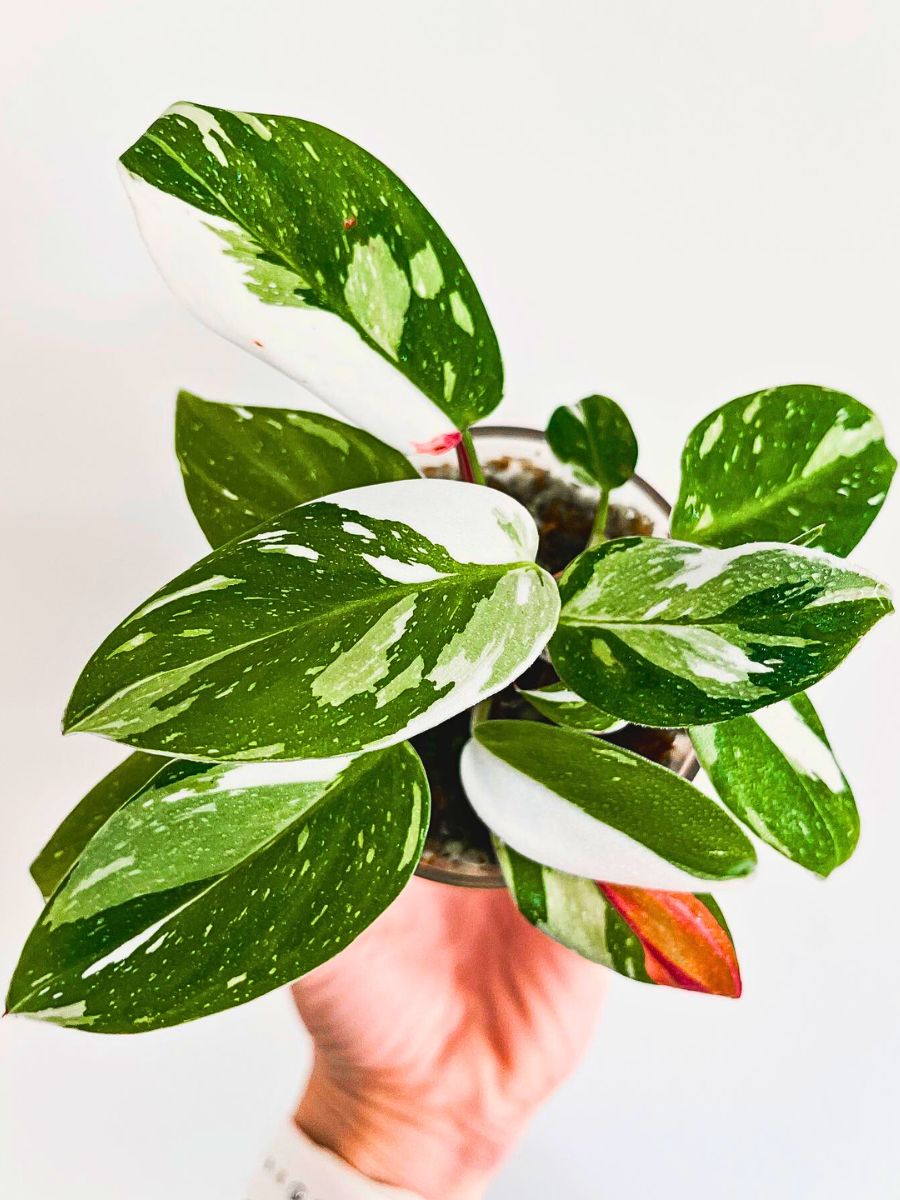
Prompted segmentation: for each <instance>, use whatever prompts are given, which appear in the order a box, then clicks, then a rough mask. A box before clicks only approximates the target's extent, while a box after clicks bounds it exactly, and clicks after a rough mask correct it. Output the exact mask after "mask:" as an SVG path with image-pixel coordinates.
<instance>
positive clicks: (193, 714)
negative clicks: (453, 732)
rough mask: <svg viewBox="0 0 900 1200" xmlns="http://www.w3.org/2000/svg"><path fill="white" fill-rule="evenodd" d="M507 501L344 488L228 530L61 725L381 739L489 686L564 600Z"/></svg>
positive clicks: (331, 746)
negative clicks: (260, 522) (249, 527)
mask: <svg viewBox="0 0 900 1200" xmlns="http://www.w3.org/2000/svg"><path fill="white" fill-rule="evenodd" d="M536 548H537V530H536V528H535V525H534V522H533V520H532V519H531V517H530V516H529V515H528V513H527V512H526V511H525V509H524V508H522V507H521V505H519V504H518V503H517V502H516V501H514V500H512V499H510V498H509V497H507V496H504V495H502V494H500V493H498V492H495V491H492V490H490V489H488V488H482V487H474V486H472V485H471V484H464V483H457V482H454V481H450V480H424V479H411V480H402V481H400V482H397V483H384V484H376V485H374V486H373V487H368V488H357V489H353V490H351V491H349V492H343V493H337V494H335V495H333V496H331V497H329V498H328V499H327V500H316V501H313V502H311V503H310V504H306V505H301V506H299V507H298V508H295V509H292V510H291V511H290V512H287V513H282V514H281V515H280V516H279V517H277V518H275V519H274V520H273V521H272V522H269V523H268V524H267V525H265V526H263V527H262V528H260V529H258V530H256V531H255V532H254V533H251V534H249V535H247V536H246V537H244V538H242V539H239V540H237V541H234V542H229V543H227V544H226V545H225V546H223V547H221V548H220V549H218V550H215V551H213V553H212V554H210V555H208V556H207V557H206V558H204V559H202V560H201V561H200V562H199V563H197V564H196V565H195V566H194V567H192V568H191V569H190V570H188V571H186V572H185V573H184V574H183V575H180V576H178V578H176V579H174V580H173V581H172V582H171V583H170V584H168V585H167V586H166V587H164V588H163V589H162V590H161V591H160V592H158V593H157V594H156V595H155V596H153V597H151V598H150V599H149V600H148V601H147V602H146V603H145V604H143V605H142V606H141V607H140V608H139V609H137V610H136V611H135V612H134V613H132V614H131V616H129V617H127V618H126V619H125V621H123V622H122V624H121V625H120V626H119V627H118V628H117V629H116V630H115V631H114V632H113V633H112V634H111V635H110V636H109V637H108V638H107V639H106V641H105V642H104V643H103V645H102V646H101V647H100V648H99V649H98V650H97V651H96V653H95V654H94V656H93V657H92V658H91V660H90V662H89V663H88V665H87V667H86V668H85V669H84V671H83V673H82V675H81V678H80V679H79V681H78V683H77V684H76V687H75V691H74V693H73V696H72V699H71V701H70V703H69V708H68V710H67V713H66V722H65V727H66V729H67V730H73V729H78V730H85V731H90V732H93V733H100V734H104V735H106V736H107V737H111V738H114V739H115V740H117V741H123V742H127V743H128V744H130V745H134V746H139V747H142V748H146V749H154V750H159V751H161V752H164V753H168V754H173V755H183V756H184V757H188V758H197V759H207V760H213V761H218V760H228V759H264V760H266V759H267V760H272V759H297V758H324V757H329V756H333V755H342V754H346V753H355V752H358V751H363V750H367V749H374V748H378V747H380V746H384V745H390V744H393V743H395V742H398V741H401V740H403V739H404V738H407V737H410V736H412V735H413V734H415V733H419V732H421V731H422V730H424V729H429V728H431V727H432V726H434V725H437V724H440V723H441V722H442V721H444V720H447V719H448V718H449V717H451V716H453V715H454V714H456V713H458V712H461V711H463V710H464V709H466V708H469V707H471V706H472V705H474V704H476V703H478V702H479V701H480V700H481V699H483V698H484V697H486V696H488V695H491V694H493V693H494V692H496V691H499V690H500V689H501V688H503V687H505V686H506V684H507V683H509V682H511V680H513V679H514V678H516V677H517V676H518V675H519V674H520V673H521V672H522V671H523V670H524V669H525V667H527V666H528V665H529V664H530V663H531V662H532V661H533V660H534V659H535V658H536V657H537V655H538V654H539V653H540V652H541V649H542V648H543V646H544V645H545V644H546V642H547V639H548V638H549V636H550V634H551V632H552V630H553V627H554V624H555V621H556V617H557V614H558V611H559V598H558V593H557V589H556V585H555V583H554V582H553V580H552V579H551V578H550V576H549V575H547V574H546V573H545V572H544V571H542V570H541V569H540V568H538V567H537V566H536V565H535V564H534V562H533V561H532V559H533V556H534V553H535V551H536Z"/></svg>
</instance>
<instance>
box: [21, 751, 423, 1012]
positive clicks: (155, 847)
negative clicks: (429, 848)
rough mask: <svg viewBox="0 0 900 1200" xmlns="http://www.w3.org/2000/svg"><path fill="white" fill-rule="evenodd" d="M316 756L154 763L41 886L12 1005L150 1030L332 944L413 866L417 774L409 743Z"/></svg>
mask: <svg viewBox="0 0 900 1200" xmlns="http://www.w3.org/2000/svg"><path fill="white" fill-rule="evenodd" d="M320 766H321V767H322V769H321V770H319V771H318V772H316V771H315V770H314V769H313V768H314V767H315V764H309V763H245V764H240V765H234V764H225V765H217V766H207V765H204V764H200V763H191V762H185V761H184V760H179V761H174V762H170V763H169V764H168V765H166V766H164V767H163V770H162V771H161V772H160V773H159V774H158V775H157V776H156V777H155V778H154V779H152V780H150V781H149V782H148V783H147V784H146V785H145V786H144V787H143V788H142V789H140V790H139V791H138V792H137V793H136V794H135V795H134V796H133V797H132V798H131V800H129V801H128V803H126V804H125V805H124V806H123V807H122V808H120V809H119V810H118V811H117V812H116V813H114V814H113V815H112V816H111V817H110V818H109V820H108V821H107V822H106V823H105V824H104V825H103V827H102V828H101V829H100V830H99V832H98V833H96V834H95V835H94V837H93V838H92V840H91V841H90V842H89V843H88V845H87V846H86V848H85V850H84V852H83V854H82V855H81V857H80V858H79V860H78V862H77V863H76V865H75V867H74V869H73V870H72V872H71V874H69V876H68V877H67V878H66V880H65V882H64V883H63V884H62V886H61V887H60V889H59V890H58V891H57V892H56V893H55V894H54V895H53V897H52V898H51V900H50V902H49V904H48V905H47V907H46V909H45V910H44V913H43V915H42V916H41V918H40V920H39V921H38V923H37V925H36V926H35V928H34V930H33V932H32V934H31V936H30V937H29V939H28V942H27V943H26V946H25V949H24V951H23V953H22V957H21V960H20V962H19V965H18V967H17V968H16V972H15V975H14V977H13V981H12V984H11V986H10V992H9V999H8V1003H9V1007H10V1009H11V1011H13V1012H17V1013H23V1014H25V1015H28V1016H32V1017H38V1018H41V1019H43V1020H46V1021H51V1022H55V1023H57V1024H63V1025H75V1026H81V1027H82V1028H85V1029H90V1030H93V1031H95V1032H104V1033H129V1032H135V1031H139V1030H144V1029H155V1028H159V1027H161V1026H165V1025H174V1024H177V1023H179V1022H182V1021H189V1020H193V1019H194V1018H196V1017H201V1016H205V1015H206V1014H208V1013H212V1012H217V1011H219V1010H220V1009H223V1008H230V1007H231V1006H232V1005H235V1004H242V1003H244V1002H245V1001H247V1000H251V999H252V998H253V997H255V996H259V995H261V994H262V993H263V992H268V991H271V990H272V989H273V988H276V987H279V986H280V985H282V984H285V983H288V982H290V981H291V980H293V979H295V978H297V977H298V976H299V975H302V974H304V973H305V972H307V971H309V970H312V968H313V967H316V966H318V965H319V964H320V963H322V962H324V961H325V960H326V959H328V958H331V957H332V956H333V955H334V954H336V953H337V952H338V951H339V950H341V949H342V948H343V947H344V946H346V945H347V944H348V943H349V942H351V941H352V940H353V939H354V938H355V937H356V936H357V935H358V934H359V933H361V932H362V930H363V929H365V928H366V926H367V925H369V924H370V923H371V922H372V921H373V920H374V919H375V917H376V916H378V914H379V913H380V912H382V911H383V910H384V909H385V908H386V907H387V906H388V905H389V904H390V903H391V901H392V900H393V899H394V898H395V897H396V896H397V895H398V894H399V892H400V891H401V889H402V888H403V886H404V885H405V883H406V881H407V880H408V879H409V877H410V875H411V873H412V871H413V870H414V869H415V866H416V863H417V862H418V859H419V855H420V853H421V847H422V843H423V840H424V835H425V831H426V829H427V826H428V805H429V802H428V784H427V780H426V778H425V772H424V770H423V768H422V764H421V762H420V761H419V759H418V757H417V756H416V754H415V752H414V751H413V750H412V748H411V747H410V746H408V745H399V746H394V747H391V748H390V749H387V750H382V751H379V752H378V753H376V754H371V755H366V756H364V757H361V758H356V759H353V760H352V761H345V762H344V764H343V765H342V766H341V768H340V769H338V770H335V769H334V768H333V766H331V765H330V764H328V765H326V764H320Z"/></svg>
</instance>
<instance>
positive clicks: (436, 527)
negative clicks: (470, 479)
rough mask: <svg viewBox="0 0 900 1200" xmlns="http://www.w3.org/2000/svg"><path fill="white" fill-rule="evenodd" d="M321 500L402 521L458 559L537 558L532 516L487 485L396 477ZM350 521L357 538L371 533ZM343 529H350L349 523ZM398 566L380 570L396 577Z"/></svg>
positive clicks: (381, 517) (515, 502)
mask: <svg viewBox="0 0 900 1200" xmlns="http://www.w3.org/2000/svg"><path fill="white" fill-rule="evenodd" d="M323 499H324V500H327V501H328V502H329V503H332V504H339V505H340V506H341V507H342V508H350V509H353V510H354V511H355V512H358V513H359V514H360V516H362V517H363V518H365V517H372V518H374V519H376V520H381V521H399V522H402V523H403V524H404V525H408V526H409V527H410V528H411V529H414V530H415V531H416V532H417V533H420V534H421V535H422V536H423V537H426V538H428V540H429V541H431V542H434V543H436V544H437V545H439V546H443V547H444V548H445V549H446V550H447V552H448V553H449V554H451V555H452V556H453V557H454V558H455V559H456V561H457V562H461V563H484V564H491V563H507V562H521V561H529V562H533V561H534V559H535V557H536V556H537V549H538V531H537V526H536V525H535V523H534V520H533V518H532V517H531V514H530V513H529V512H528V510H527V509H526V508H524V507H523V506H522V505H521V504H520V503H519V502H518V500H514V499H513V498H512V497H511V496H506V495H504V494H503V493H502V492H496V491H494V490H493V489H492V488H490V489H489V488H484V487H478V486H476V485H474V484H471V483H459V482H457V481H456V480H454V479H400V480H396V481H394V482H392V483H374V484H371V485H370V486H369V487H362V488H351V489H349V490H348V491H345V492H335V493H334V495H332V496H325V497H323ZM350 524H351V525H353V526H355V528H356V529H357V530H358V534H359V536H360V537H361V538H363V539H365V538H366V537H367V535H368V537H371V532H370V531H369V530H367V529H366V526H365V520H363V521H361V522H359V524H358V525H357V524H356V523H355V522H352V523H350ZM344 528H345V530H346V531H347V532H351V529H350V528H349V527H348V525H345V526H344ZM400 557H401V555H400V551H399V547H398V559H399V558H400ZM373 565H376V564H373ZM399 570H400V565H397V564H394V565H392V566H391V568H390V570H385V571H383V572H382V573H383V574H385V575H387V577H388V578H392V579H396V578H398V575H397V572H398V571H399ZM391 571H392V572H393V574H391V573H390V572H391Z"/></svg>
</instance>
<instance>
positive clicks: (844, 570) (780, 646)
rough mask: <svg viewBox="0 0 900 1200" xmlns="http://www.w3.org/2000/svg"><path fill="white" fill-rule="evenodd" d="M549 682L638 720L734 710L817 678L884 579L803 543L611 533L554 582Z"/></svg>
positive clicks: (846, 645)
mask: <svg viewBox="0 0 900 1200" xmlns="http://www.w3.org/2000/svg"><path fill="white" fill-rule="evenodd" d="M560 595H561V597H562V611H561V613H560V619H559V628H558V630H557V632H556V634H555V635H554V637H553V640H552V642H551V643H550V653H551V656H552V658H553V665H554V666H555V667H556V670H557V672H558V674H559V676H560V678H561V679H562V680H563V681H564V682H565V683H568V684H569V686H570V687H572V688H573V689H574V690H575V691H577V692H578V694H579V695H581V696H584V697H585V699H587V700H589V701H591V703H593V704H597V705H598V706H599V707H601V708H603V709H606V710H608V711H609V712H612V713H615V715H616V716H618V717H622V718H623V719H625V720H628V721H636V722H637V723H638V724H641V725H661V726H679V725H696V724H710V723H712V722H716V721H724V720H728V719H729V718H731V717H737V716H743V715H744V714H746V713H749V712H753V711H754V710H755V709H758V708H761V707H763V706H764V705H767V704H773V703H775V701H777V700H781V699H784V698H786V697H787V696H790V695H793V694H794V693H796V692H800V691H802V690H803V689H804V688H807V687H809V686H810V685H811V684H813V683H815V682H816V681H817V680H819V679H821V678H822V677H823V676H824V675H827V674H828V672H829V671H831V670H833V668H834V667H836V666H837V665H838V663H840V662H841V661H842V660H843V658H844V657H845V656H846V655H847V654H848V653H849V651H850V650H851V649H852V648H853V646H854V645H855V644H856V642H857V641H858V640H859V639H860V638H861V637H862V635H863V634H864V633H865V632H866V631H867V630H868V629H870V628H871V627H872V625H874V624H875V622H876V621H877V620H878V619H879V618H880V617H882V616H884V615H885V613H888V612H890V611H891V607H892V606H891V602H890V599H889V596H888V592H887V589H886V588H885V587H884V585H883V584H881V583H879V582H878V581H877V580H875V579H873V578H872V577H871V576H869V575H867V574H865V573H864V572H863V571H858V570H854V569H852V568H850V567H848V566H847V565H846V564H845V563H844V562H843V561H842V560H841V559H839V558H835V557H833V556H832V555H829V554H824V553H822V552H821V551H818V550H810V549H806V548H804V547H801V546H781V545H772V544H759V545H749V546H737V547H733V548H731V549H729V550H714V549H712V548H708V547H701V546H693V545H689V544H688V543H685V542H675V541H668V540H663V539H658V538H620V539H619V540H617V541H613V542H606V543H604V544H603V545H601V546H599V547H597V548H596V549H593V550H588V551H585V553H584V554H582V555H580V556H579V557H578V558H577V559H575V561H574V562H573V563H572V564H571V566H570V567H569V568H568V570H567V571H566V573H565V574H564V575H563V577H562V579H561V580H560Z"/></svg>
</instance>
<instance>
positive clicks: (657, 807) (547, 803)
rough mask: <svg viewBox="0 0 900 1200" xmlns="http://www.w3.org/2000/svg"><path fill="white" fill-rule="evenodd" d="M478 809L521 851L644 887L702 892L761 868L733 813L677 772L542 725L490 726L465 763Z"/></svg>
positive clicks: (481, 728)
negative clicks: (702, 887) (709, 883)
mask: <svg viewBox="0 0 900 1200" xmlns="http://www.w3.org/2000/svg"><path fill="white" fill-rule="evenodd" d="M460 768H461V776H462V782H463V787H464V788H465V792H466V795H467V796H468V798H469V801H470V803H471V805H472V807H473V808H474V809H475V812H476V813H477V814H478V815H479V817H480V818H481V819H482V821H483V822H484V823H485V825H487V827H488V828H489V829H491V830H492V831H493V832H494V833H495V834H496V835H497V836H498V837H500V838H502V839H503V841H504V842H506V843H507V844H508V845H510V846H513V847H514V848H515V849H516V850H518V851H519V853H520V854H527V855H528V856H529V857H530V858H535V859H538V860H539V861H541V862H543V863H546V864H547V865H548V866H551V867H554V868H555V869H556V870H559V871H566V872H569V873H570V874H573V875H581V876H585V877H589V878H591V879H603V880H610V881H613V882H615V883H617V884H625V885H631V886H635V887H648V888H669V889H680V890H682V891H689V890H692V889H693V888H694V887H695V886H696V884H697V880H698V879H704V880H715V881H717V882H718V883H721V882H723V881H726V880H731V879H735V878H737V877H739V876H742V875H746V874H747V873H748V872H749V871H751V870H752V869H753V865H754V863H755V861H756V856H755V853H754V850H753V845H752V843H751V842H750V841H749V839H748V838H747V837H746V835H745V834H744V832H743V830H742V829H741V828H740V826H739V825H738V824H737V823H736V822H735V821H733V820H732V819H731V817H730V816H729V815H728V813H726V812H725V810H724V809H723V808H722V807H721V805H719V804H717V803H716V802H715V801H714V800H711V799H710V798H709V797H708V796H706V795H704V794H703V792H701V791H700V790H699V789H698V788H696V787H694V785H693V784H691V783H688V782H687V780H685V779H682V778H681V777H680V776H679V775H676V774H675V773H674V772H673V771H669V770H667V769H666V768H665V767H661V766H659V765H658V764H657V763H653V762H649V761H648V760H647V759H645V758H642V757H641V756H640V755H638V754H634V753H633V752H632V751H630V750H625V749H623V748H622V747H620V746H614V745H612V744H611V743H610V742H605V741H603V740H601V739H600V738H593V737H588V736H586V735H585V734H583V733H578V732H575V731H573V730H569V729H559V728H555V727H554V726H552V725H544V724H540V723H538V722H536V721H490V720H488V721H482V722H480V723H478V724H476V725H475V727H474V730H473V738H472V740H471V741H470V742H468V743H467V745H466V746H465V748H464V749H463V753H462V758H461V761H460Z"/></svg>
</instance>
